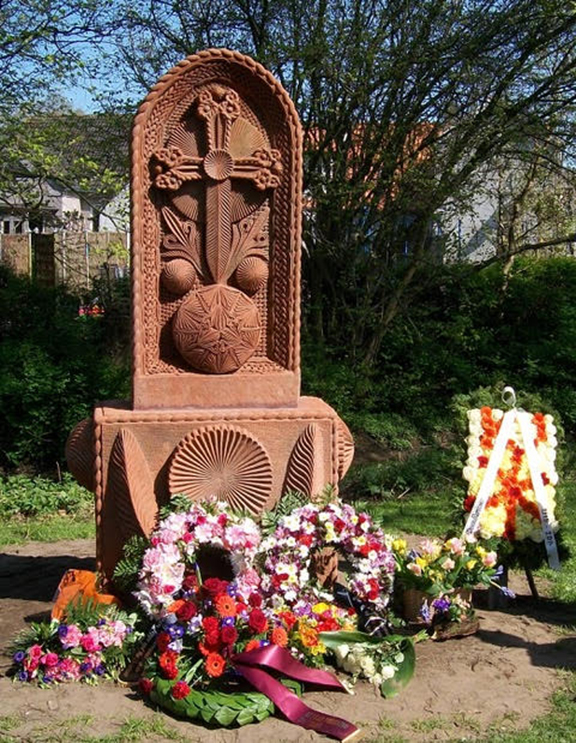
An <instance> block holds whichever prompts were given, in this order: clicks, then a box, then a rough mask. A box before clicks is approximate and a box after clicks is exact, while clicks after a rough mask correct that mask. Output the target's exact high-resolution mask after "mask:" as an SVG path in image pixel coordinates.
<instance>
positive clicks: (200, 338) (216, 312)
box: [172, 284, 261, 374]
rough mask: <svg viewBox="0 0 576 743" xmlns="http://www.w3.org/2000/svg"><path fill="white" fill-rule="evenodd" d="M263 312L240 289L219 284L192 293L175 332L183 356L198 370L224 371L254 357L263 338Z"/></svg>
mask: <svg viewBox="0 0 576 743" xmlns="http://www.w3.org/2000/svg"><path fill="white" fill-rule="evenodd" d="M260 329H261V323H260V315H259V313H258V308H257V307H256V305H255V304H254V302H253V301H252V300H251V299H250V298H249V297H247V296H246V295H245V294H243V293H242V292H241V291H239V290H238V289H233V288H232V287H230V286H222V285H221V284H216V285H213V286H206V287H204V288H202V289H198V290H197V291H195V292H193V293H192V294H191V295H190V296H189V297H188V298H187V299H186V300H185V301H184V303H183V304H182V305H181V306H180V309H179V310H178V312H177V314H176V317H175V318H174V324H173V326H172V335H173V337H174V342H175V343H176V347H177V348H178V351H179V352H180V353H181V355H182V356H183V357H184V358H185V359H186V361H187V362H188V363H189V364H190V365H191V366H192V367H194V369H197V370H198V371H203V372H207V373H212V374H214V373H216V374H225V373H227V372H233V371H236V369H239V368H240V367H241V366H242V365H243V364H244V363H245V362H246V361H248V359H249V358H250V357H251V356H252V354H253V353H254V351H255V349H256V348H257V346H258V341H259V340H260Z"/></svg>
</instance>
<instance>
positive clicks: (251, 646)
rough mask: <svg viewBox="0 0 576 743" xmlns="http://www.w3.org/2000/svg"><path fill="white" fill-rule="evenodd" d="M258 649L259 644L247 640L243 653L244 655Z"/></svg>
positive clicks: (256, 641) (255, 641)
mask: <svg viewBox="0 0 576 743" xmlns="http://www.w3.org/2000/svg"><path fill="white" fill-rule="evenodd" d="M259 647H260V642H259V641H258V640H249V641H248V643H247V644H246V647H245V648H244V651H245V652H246V653H249V652H250V651H251V650H256V648H259Z"/></svg>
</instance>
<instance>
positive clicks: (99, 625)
mask: <svg viewBox="0 0 576 743" xmlns="http://www.w3.org/2000/svg"><path fill="white" fill-rule="evenodd" d="M103 624H106V620H105V619H99V620H98V621H97V622H96V626H97V627H102V625H103Z"/></svg>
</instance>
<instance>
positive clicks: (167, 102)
mask: <svg viewBox="0 0 576 743" xmlns="http://www.w3.org/2000/svg"><path fill="white" fill-rule="evenodd" d="M207 63H210V64H207ZM215 79H216V80H218V81H220V82H223V83H226V82H228V81H230V84H233V86H234V88H236V89H238V91H239V93H240V95H241V97H242V98H243V99H244V100H246V102H247V104H248V106H247V108H252V110H253V111H254V110H257V111H258V112H259V116H260V121H259V125H260V127H261V128H263V129H265V130H266V131H267V132H270V133H271V135H270V140H271V146H272V147H274V148H275V149H278V150H280V151H281V153H282V165H283V167H284V173H285V174H286V175H285V177H283V178H282V182H281V184H280V186H279V188H278V189H277V190H276V193H275V194H274V195H273V197H272V214H273V223H272V246H271V247H272V249H271V256H270V273H271V289H272V291H271V297H270V302H267V303H266V304H267V305H268V306H269V307H271V308H273V316H270V317H269V318H268V321H269V323H270V325H271V328H270V329H269V331H268V334H267V335H268V337H269V338H270V341H269V348H268V357H269V359H271V360H272V361H273V362H276V363H277V364H279V365H280V366H281V367H282V368H287V369H291V370H297V369H298V368H299V311H300V308H299V295H300V230H301V170H302V141H301V131H300V125H299V121H298V116H297V113H296V110H295V108H294V105H293V104H292V102H291V101H290V99H289V97H288V95H287V94H286V92H285V91H284V90H283V88H282V87H281V86H280V85H279V83H278V82H277V81H276V80H275V79H274V78H273V77H272V75H271V74H270V73H269V72H267V71H266V70H265V69H264V68H263V67H262V66H261V65H259V64H258V63H256V62H254V61H253V60H252V59H250V58H249V57H246V56H244V55H242V54H239V53H237V52H232V51H229V50H225V49H220V50H218V49H210V50H207V51H204V52H200V53H199V54H197V55H194V56H191V57H188V58H187V59H186V60H183V61H182V62H180V63H179V64H178V65H177V66H176V67H174V68H173V69H172V70H171V71H170V72H168V73H167V74H166V75H165V76H164V77H162V78H161V79H160V80H159V82H158V83H157V84H156V85H155V86H154V87H153V88H152V90H151V92H150V94H149V95H148V96H147V98H146V99H145V101H144V103H143V104H142V106H141V107H140V109H139V112H138V114H137V116H136V119H135V121H134V128H133V133H132V178H131V184H132V235H133V240H132V299H133V368H134V373H135V374H144V373H148V374H149V373H158V372H160V371H167V370H168V369H170V371H176V369H175V368H174V366H173V365H172V364H170V363H168V364H166V362H164V363H163V364H161V365H160V364H159V348H160V347H161V338H160V335H161V329H162V322H163V321H165V318H164V317H162V313H161V312H160V311H159V302H158V283H157V282H158V279H157V277H158V273H159V270H160V255H159V250H158V246H159V244H160V241H161V229H160V221H159V215H158V210H157V207H156V205H154V204H153V203H152V201H151V200H150V199H149V198H148V192H149V189H150V186H151V179H150V172H149V168H148V163H149V159H150V156H151V154H152V152H153V151H154V150H155V149H157V148H158V147H160V146H162V144H163V143H164V140H165V138H166V131H165V126H166V122H167V121H176V120H178V118H179V117H181V116H182V115H183V114H184V113H185V111H186V109H187V107H189V106H190V104H191V102H192V100H193V99H194V97H195V95H196V92H197V90H198V87H199V86H201V85H202V84H206V83H208V82H211V81H213V80H215ZM259 96H264V97H265V99H266V103H267V104H269V105H267V106H260V107H259V106H258V98H259ZM271 96H272V100H270V97H271ZM263 109H265V110H263ZM246 115H248V112H247V114H246ZM178 304H180V302H178ZM270 331H271V332H270ZM262 350H263V349H262ZM259 351H260V352H262V351H261V349H259ZM254 366H257V362H256V360H255V359H254V360H253V363H252V364H251V367H254Z"/></svg>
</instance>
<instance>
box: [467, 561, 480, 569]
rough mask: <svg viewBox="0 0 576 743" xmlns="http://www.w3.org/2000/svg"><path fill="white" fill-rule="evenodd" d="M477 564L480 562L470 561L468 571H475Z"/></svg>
mask: <svg viewBox="0 0 576 743" xmlns="http://www.w3.org/2000/svg"><path fill="white" fill-rule="evenodd" d="M477 562H478V560H468V562H467V563H466V570H473V569H474V567H475V566H476V564H477Z"/></svg>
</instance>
